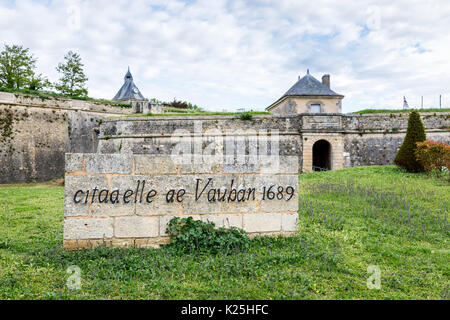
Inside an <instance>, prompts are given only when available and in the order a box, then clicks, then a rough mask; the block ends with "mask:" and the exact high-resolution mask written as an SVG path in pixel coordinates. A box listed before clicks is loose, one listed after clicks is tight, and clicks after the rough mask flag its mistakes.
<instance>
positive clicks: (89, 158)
mask: <svg viewBox="0 0 450 320" xmlns="http://www.w3.org/2000/svg"><path fill="white" fill-rule="evenodd" d="M84 161H85V164H86V172H87V173H118V174H131V170H132V157H131V154H100V153H88V154H85V155H84Z"/></svg>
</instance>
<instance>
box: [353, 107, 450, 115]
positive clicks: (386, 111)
mask: <svg viewBox="0 0 450 320" xmlns="http://www.w3.org/2000/svg"><path fill="white" fill-rule="evenodd" d="M413 110H417V111H418V112H450V108H429V109H407V110H404V109H364V110H360V111H356V112H353V113H356V114H368V113H408V112H411V111H413Z"/></svg>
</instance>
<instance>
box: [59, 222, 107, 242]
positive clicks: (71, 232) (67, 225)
mask: <svg viewBox="0 0 450 320" xmlns="http://www.w3.org/2000/svg"><path fill="white" fill-rule="evenodd" d="M112 236H113V219H112V218H65V219H64V239H72V240H73V239H102V238H106V239H107V238H112Z"/></svg>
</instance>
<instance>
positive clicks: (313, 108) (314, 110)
mask: <svg viewBox="0 0 450 320" xmlns="http://www.w3.org/2000/svg"><path fill="white" fill-rule="evenodd" d="M311 113H320V104H312V105H311Z"/></svg>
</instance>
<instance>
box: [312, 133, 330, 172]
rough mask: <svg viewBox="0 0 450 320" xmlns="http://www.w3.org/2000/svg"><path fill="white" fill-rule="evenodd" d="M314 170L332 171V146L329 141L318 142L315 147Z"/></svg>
mask: <svg viewBox="0 0 450 320" xmlns="http://www.w3.org/2000/svg"><path fill="white" fill-rule="evenodd" d="M313 170H314V171H323V170H331V144H330V143H329V142H328V141H327V140H319V141H316V143H314V145H313Z"/></svg>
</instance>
